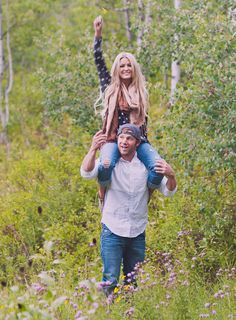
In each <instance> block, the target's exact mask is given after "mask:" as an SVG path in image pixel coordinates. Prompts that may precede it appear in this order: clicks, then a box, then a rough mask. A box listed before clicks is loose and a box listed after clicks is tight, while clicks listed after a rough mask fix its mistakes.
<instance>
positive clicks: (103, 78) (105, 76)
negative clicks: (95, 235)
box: [94, 38, 111, 93]
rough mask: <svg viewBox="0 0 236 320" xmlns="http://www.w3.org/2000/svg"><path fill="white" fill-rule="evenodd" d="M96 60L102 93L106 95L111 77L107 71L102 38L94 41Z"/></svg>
mask: <svg viewBox="0 0 236 320" xmlns="http://www.w3.org/2000/svg"><path fill="white" fill-rule="evenodd" d="M94 60H95V64H96V67H97V71H98V76H99V80H100V87H101V90H102V93H104V91H105V89H106V87H107V86H108V85H109V84H110V82H111V76H110V73H109V71H108V69H107V66H106V63H105V60H104V57H103V54H102V38H95V39H94Z"/></svg>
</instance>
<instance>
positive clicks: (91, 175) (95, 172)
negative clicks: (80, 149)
mask: <svg viewBox="0 0 236 320" xmlns="http://www.w3.org/2000/svg"><path fill="white" fill-rule="evenodd" d="M98 165H99V160H98V159H97V160H96V162H95V167H94V169H93V170H92V171H85V170H84V169H83V168H82V166H81V167H80V175H81V177H82V178H84V179H87V180H89V179H96V178H97V176H98Z"/></svg>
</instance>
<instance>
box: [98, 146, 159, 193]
mask: <svg viewBox="0 0 236 320" xmlns="http://www.w3.org/2000/svg"><path fill="white" fill-rule="evenodd" d="M137 156H138V158H139V160H140V161H142V163H143V164H144V165H145V167H146V168H147V170H148V187H149V188H151V189H157V188H158V187H159V185H160V183H161V180H162V178H163V175H162V174H161V173H157V172H155V171H154V166H155V163H156V160H157V159H161V157H160V155H159V154H158V153H157V151H156V150H155V149H154V148H153V147H152V146H151V145H150V143H148V142H142V143H140V145H139V146H138V148H137ZM119 157H120V153H119V150H118V146H117V143H116V142H108V143H106V144H104V145H103V147H102V148H101V154H100V165H99V167H98V182H99V183H100V185H101V186H103V187H107V186H108V185H109V184H110V181H111V174H112V170H113V168H114V167H115V165H116V162H117V161H118V159H119ZM106 159H109V160H110V166H109V167H108V168H105V167H104V166H103V161H104V160H106Z"/></svg>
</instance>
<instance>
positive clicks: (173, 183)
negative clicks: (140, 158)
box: [166, 176, 177, 191]
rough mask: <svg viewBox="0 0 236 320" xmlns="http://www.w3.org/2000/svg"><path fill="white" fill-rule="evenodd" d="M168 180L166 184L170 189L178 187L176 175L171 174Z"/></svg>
mask: <svg viewBox="0 0 236 320" xmlns="http://www.w3.org/2000/svg"><path fill="white" fill-rule="evenodd" d="M167 179H168V180H167V182H166V186H167V188H168V190H169V191H173V190H174V189H175V188H176V185H177V184H176V180H175V176H169V177H167Z"/></svg>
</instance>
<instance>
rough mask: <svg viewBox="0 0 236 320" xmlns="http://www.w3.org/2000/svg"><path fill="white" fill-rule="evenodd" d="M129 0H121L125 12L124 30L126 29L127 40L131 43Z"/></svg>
mask: <svg viewBox="0 0 236 320" xmlns="http://www.w3.org/2000/svg"><path fill="white" fill-rule="evenodd" d="M129 2H130V1H129V0H123V4H124V7H125V9H124V13H125V30H126V36H127V39H128V41H129V44H131V41H132V38H133V36H132V32H131V21H130V9H129Z"/></svg>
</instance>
